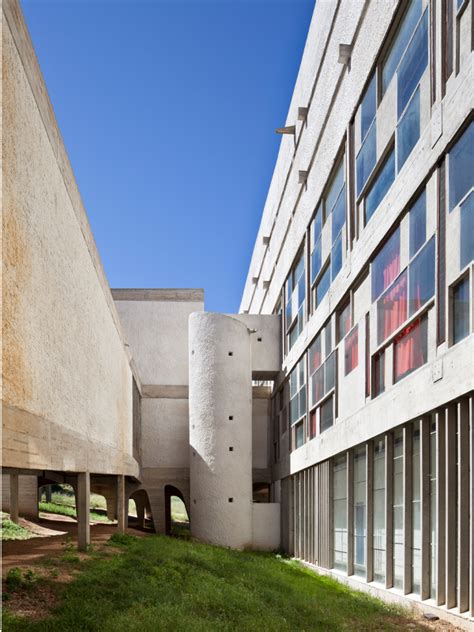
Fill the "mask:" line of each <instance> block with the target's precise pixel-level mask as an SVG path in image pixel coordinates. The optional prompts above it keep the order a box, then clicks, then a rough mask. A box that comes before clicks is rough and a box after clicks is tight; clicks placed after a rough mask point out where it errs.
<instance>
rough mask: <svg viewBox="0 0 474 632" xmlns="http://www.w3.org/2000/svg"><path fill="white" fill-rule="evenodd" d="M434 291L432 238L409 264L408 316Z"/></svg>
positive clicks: (433, 245)
mask: <svg viewBox="0 0 474 632" xmlns="http://www.w3.org/2000/svg"><path fill="white" fill-rule="evenodd" d="M434 290H435V239H434V237H432V238H431V239H430V241H429V242H428V243H427V244H426V246H425V247H424V248H423V250H421V251H420V253H419V254H418V255H417V256H416V257H415V259H413V261H412V262H411V264H410V295H409V311H410V315H412V314H414V313H415V312H416V311H417V310H418V309H420V307H421V306H422V305H424V304H425V303H426V301H428V300H429V299H430V298H431V297H432V296H434Z"/></svg>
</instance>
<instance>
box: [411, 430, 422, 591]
mask: <svg viewBox="0 0 474 632" xmlns="http://www.w3.org/2000/svg"><path fill="white" fill-rule="evenodd" d="M420 459H421V451H420V422H419V421H415V422H414V424H413V434H412V487H411V492H412V510H411V523H412V536H411V578H412V593H415V594H417V595H419V594H420V590H421V478H420V477H421V464H420Z"/></svg>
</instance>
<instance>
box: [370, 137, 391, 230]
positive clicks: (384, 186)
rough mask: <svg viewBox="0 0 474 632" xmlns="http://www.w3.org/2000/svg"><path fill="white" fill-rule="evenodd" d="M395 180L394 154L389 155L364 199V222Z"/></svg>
mask: <svg viewBox="0 0 474 632" xmlns="http://www.w3.org/2000/svg"><path fill="white" fill-rule="evenodd" d="M394 180H395V154H394V151H393V149H392V151H391V152H390V153H389V155H388V156H387V158H386V159H385V162H384V164H383V166H382V168H381V169H380V171H379V173H378V175H377V177H376V178H375V180H374V183H373V184H372V186H371V188H370V191H369V192H368V193H367V196H366V198H365V222H366V223H367V222H368V221H369V219H370V218H371V217H372V215H373V214H374V213H375V211H376V210H377V207H378V205H379V204H380V202H381V201H382V200H383V198H384V197H385V194H386V193H387V191H388V190H389V189H390V187H391V186H392V183H393V181H394Z"/></svg>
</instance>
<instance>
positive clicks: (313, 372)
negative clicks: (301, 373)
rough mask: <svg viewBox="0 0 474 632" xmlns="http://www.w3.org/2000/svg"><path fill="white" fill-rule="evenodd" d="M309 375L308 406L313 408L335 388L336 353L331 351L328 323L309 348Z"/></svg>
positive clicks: (329, 326)
mask: <svg viewBox="0 0 474 632" xmlns="http://www.w3.org/2000/svg"><path fill="white" fill-rule="evenodd" d="M323 342H324V353H323V349H322V345H323ZM323 358H325V361H324V362H323ZM309 373H310V378H309V379H310V404H311V406H315V405H316V404H318V403H319V402H320V401H321V400H322V399H323V398H324V397H325V396H326V395H327V394H328V393H329V392H330V391H331V390H332V389H333V388H334V387H335V382H336V352H335V351H332V343H331V325H330V321H329V323H328V324H327V325H326V326H325V327H324V328H323V329H322V330H321V332H320V333H319V334H318V335H317V336H316V338H315V339H314V342H313V344H312V345H311V346H310V348H309Z"/></svg>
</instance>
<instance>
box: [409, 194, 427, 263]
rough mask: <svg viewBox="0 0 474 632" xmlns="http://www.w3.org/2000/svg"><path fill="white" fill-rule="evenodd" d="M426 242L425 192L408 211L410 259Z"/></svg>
mask: <svg viewBox="0 0 474 632" xmlns="http://www.w3.org/2000/svg"><path fill="white" fill-rule="evenodd" d="M425 241H426V192H425V191H423V193H422V194H421V195H420V197H419V198H418V199H417V200H416V202H415V203H414V204H413V206H412V207H411V209H410V257H413V256H414V255H416V253H417V252H418V250H419V249H420V248H421V246H422V245H423V244H424V243H425Z"/></svg>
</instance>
